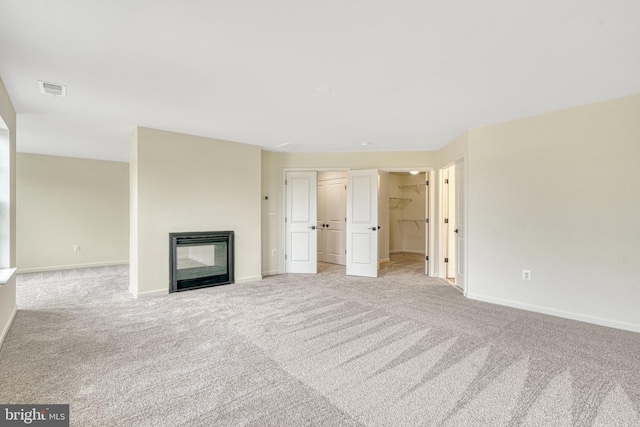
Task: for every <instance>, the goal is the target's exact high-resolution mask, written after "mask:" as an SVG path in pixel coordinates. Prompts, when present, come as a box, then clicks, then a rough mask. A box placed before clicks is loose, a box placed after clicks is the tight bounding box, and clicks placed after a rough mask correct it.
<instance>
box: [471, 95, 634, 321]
mask: <svg viewBox="0 0 640 427" xmlns="http://www.w3.org/2000/svg"><path fill="white" fill-rule="evenodd" d="M469 160H470V161H469V162H468V164H467V166H468V235H467V241H468V260H469V263H468V289H469V295H468V296H469V297H471V298H477V299H482V300H487V301H492V302H498V303H502V304H506V305H512V306H517V307H522V308H529V309H533V310H536V311H542V312H547V313H550V314H557V315H561V316H565V317H572V318H576V319H581V320H586V321H590V322H593V323H600V324H605V325H611V326H616V327H621V328H625V329H632V330H636V331H639V332H640V309H639V308H638V302H639V301H640V244H639V242H640V167H639V166H640V95H635V96H630V97H625V98H621V99H615V100H610V101H606V102H600V103H596V104H590V105H585V106H580V107H577V108H572V109H567V110H563V111H558V112H553V113H548V114H542V115H538V116H534V117H527V118H523V119H519V120H513V121H510V122H505V123H500V124H495V125H490V126H485V127H481V128H475V129H471V130H470V131H469ZM523 269H526V270H531V280H530V281H524V280H522V279H521V275H522V270H523Z"/></svg>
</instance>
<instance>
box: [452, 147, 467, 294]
mask: <svg viewBox="0 0 640 427" xmlns="http://www.w3.org/2000/svg"><path fill="white" fill-rule="evenodd" d="M455 177H456V178H455V181H456V188H455V198H456V218H455V226H456V228H455V230H454V231H455V236H456V286H457V287H459V288H460V289H462V291H465V288H466V271H465V270H466V262H465V261H466V260H465V254H466V249H465V244H466V240H465V234H466V233H465V228H466V222H465V216H466V213H465V211H466V204H465V186H464V184H465V182H464V161H462V160H461V161H459V162H458V163H456V169H455Z"/></svg>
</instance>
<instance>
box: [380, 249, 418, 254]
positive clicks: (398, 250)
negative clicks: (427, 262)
mask: <svg viewBox="0 0 640 427" xmlns="http://www.w3.org/2000/svg"><path fill="white" fill-rule="evenodd" d="M389 253H390V254H418V255H425V253H424V251H419V250H413V249H394V250H392V251H389Z"/></svg>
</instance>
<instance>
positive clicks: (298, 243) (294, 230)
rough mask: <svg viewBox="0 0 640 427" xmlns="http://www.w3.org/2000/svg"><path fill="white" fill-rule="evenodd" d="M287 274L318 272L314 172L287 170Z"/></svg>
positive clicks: (316, 208) (316, 194)
mask: <svg viewBox="0 0 640 427" xmlns="http://www.w3.org/2000/svg"><path fill="white" fill-rule="evenodd" d="M285 187H286V217H285V221H286V222H285V224H286V226H285V229H286V244H285V246H286V247H285V251H286V253H285V271H286V272H287V273H312V274H315V273H316V272H317V264H318V262H317V254H318V253H317V250H318V243H317V238H318V236H317V232H316V227H317V215H318V207H317V205H318V177H317V173H316V172H315V171H313V172H287V175H286V182H285Z"/></svg>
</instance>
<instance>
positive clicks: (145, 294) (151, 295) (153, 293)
mask: <svg viewBox="0 0 640 427" xmlns="http://www.w3.org/2000/svg"><path fill="white" fill-rule="evenodd" d="M129 292H131V290H129ZM131 295H133V296H134V297H135V298H154V297H163V296H165V295H169V290H168V289H156V290H155V291H145V292H138V293H137V294H134V293H131Z"/></svg>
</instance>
